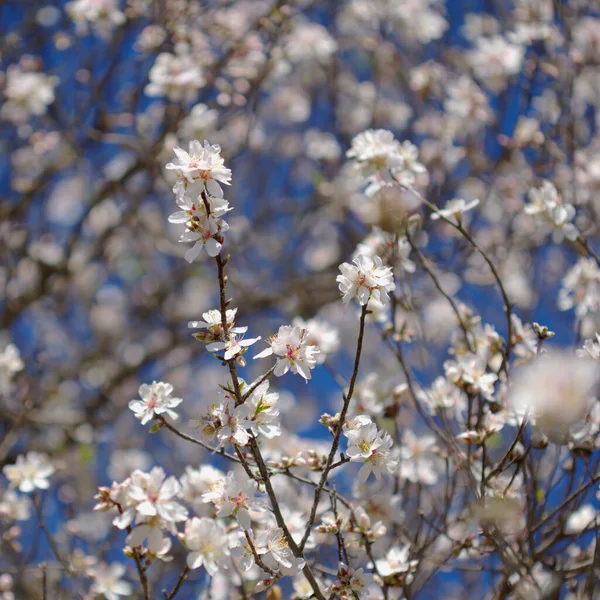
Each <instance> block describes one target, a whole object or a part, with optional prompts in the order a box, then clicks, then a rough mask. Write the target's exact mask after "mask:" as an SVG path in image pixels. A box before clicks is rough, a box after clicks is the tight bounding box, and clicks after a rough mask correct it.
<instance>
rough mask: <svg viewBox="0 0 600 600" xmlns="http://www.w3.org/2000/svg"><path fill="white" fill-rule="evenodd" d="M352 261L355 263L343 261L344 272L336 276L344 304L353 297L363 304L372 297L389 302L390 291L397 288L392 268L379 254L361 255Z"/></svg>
mask: <svg viewBox="0 0 600 600" xmlns="http://www.w3.org/2000/svg"><path fill="white" fill-rule="evenodd" d="M352 262H353V263H354V264H353V265H351V264H349V263H342V264H341V265H340V271H341V272H342V274H341V275H338V276H337V278H336V281H337V282H338V283H339V287H340V292H342V296H343V297H342V300H343V302H344V304H348V303H349V302H350V300H352V298H356V299H357V300H358V303H359V304H360V305H362V306H364V305H365V304H367V302H369V300H370V299H371V298H374V299H375V300H376V301H378V302H381V304H384V305H385V304H387V303H388V302H389V299H390V298H389V296H388V292H391V291H393V290H395V289H396V284H395V283H394V274H393V272H392V269H391V268H390V267H386V266H384V265H383V262H382V261H381V258H379V256H374V257H373V258H371V257H370V256H365V255H359V256H357V257H356V258H355V259H354V260H353V261H352Z"/></svg>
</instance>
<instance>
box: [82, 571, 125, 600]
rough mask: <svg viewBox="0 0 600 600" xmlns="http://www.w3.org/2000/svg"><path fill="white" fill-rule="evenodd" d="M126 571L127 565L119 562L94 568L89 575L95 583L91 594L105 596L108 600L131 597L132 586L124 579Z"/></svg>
mask: <svg viewBox="0 0 600 600" xmlns="http://www.w3.org/2000/svg"><path fill="white" fill-rule="evenodd" d="M125 571H126V568H125V565H123V564H121V563H117V562H114V563H111V564H110V565H107V564H104V563H102V564H99V565H96V566H94V567H92V568H91V569H90V571H89V575H90V577H91V578H92V579H93V580H94V583H93V584H92V587H91V588H90V592H91V593H92V594H98V595H100V596H103V597H104V598H106V600H119V597H120V596H131V594H132V592H133V587H132V585H131V584H130V583H128V582H126V581H124V580H123V579H122V577H123V575H125Z"/></svg>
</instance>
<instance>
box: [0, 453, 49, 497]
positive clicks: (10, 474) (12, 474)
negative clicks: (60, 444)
mask: <svg viewBox="0 0 600 600" xmlns="http://www.w3.org/2000/svg"><path fill="white" fill-rule="evenodd" d="M2 471H3V473H4V475H6V478H7V479H8V480H9V481H10V485H11V487H17V488H19V490H21V491H22V492H25V493H29V492H33V490H35V489H39V490H47V489H48V488H49V487H50V482H49V481H48V478H49V477H50V476H51V475H52V473H54V467H53V466H52V463H51V462H50V460H49V459H48V456H47V455H46V454H43V453H40V452H28V453H27V454H26V455H21V456H17V462H16V463H15V464H14V465H6V466H5V467H4V469H3V470H2Z"/></svg>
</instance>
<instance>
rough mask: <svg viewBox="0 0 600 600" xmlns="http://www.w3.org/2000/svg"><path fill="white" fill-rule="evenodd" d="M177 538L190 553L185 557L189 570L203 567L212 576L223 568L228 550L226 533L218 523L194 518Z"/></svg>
mask: <svg viewBox="0 0 600 600" xmlns="http://www.w3.org/2000/svg"><path fill="white" fill-rule="evenodd" d="M179 537H180V539H181V541H182V542H183V543H184V544H185V546H186V548H187V549H188V550H189V551H190V553H189V554H188V556H187V566H188V567H189V568H190V569H199V568H200V567H202V566H204V568H205V569H206V572H207V573H208V574H209V575H211V576H214V575H216V574H217V572H218V571H219V568H220V567H223V566H224V564H225V561H226V559H227V556H229V548H228V545H227V533H226V532H225V529H224V528H223V526H222V525H221V524H220V523H217V522H216V521H213V520H212V519H208V518H206V517H202V518H199V517H194V518H192V519H190V520H189V521H188V522H187V523H186V524H185V531H184V532H183V533H180V534H179Z"/></svg>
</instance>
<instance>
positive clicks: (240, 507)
mask: <svg viewBox="0 0 600 600" xmlns="http://www.w3.org/2000/svg"><path fill="white" fill-rule="evenodd" d="M257 487H258V484H257V483H256V481H254V479H249V478H248V477H247V476H246V475H241V474H235V473H233V472H232V471H230V472H229V473H227V477H226V478H225V480H224V481H223V482H222V484H221V485H220V486H218V487H217V486H215V487H214V488H213V489H212V490H211V491H209V492H207V493H206V494H204V501H205V502H212V503H213V504H214V505H215V506H216V508H217V516H219V517H221V518H225V517H229V516H234V517H235V518H236V520H237V522H238V523H239V525H240V527H241V528H242V529H250V527H251V525H252V519H251V515H250V511H258V512H262V511H263V510H264V509H263V505H262V502H260V501H259V500H258V499H256V498H255V494H256V490H257Z"/></svg>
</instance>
